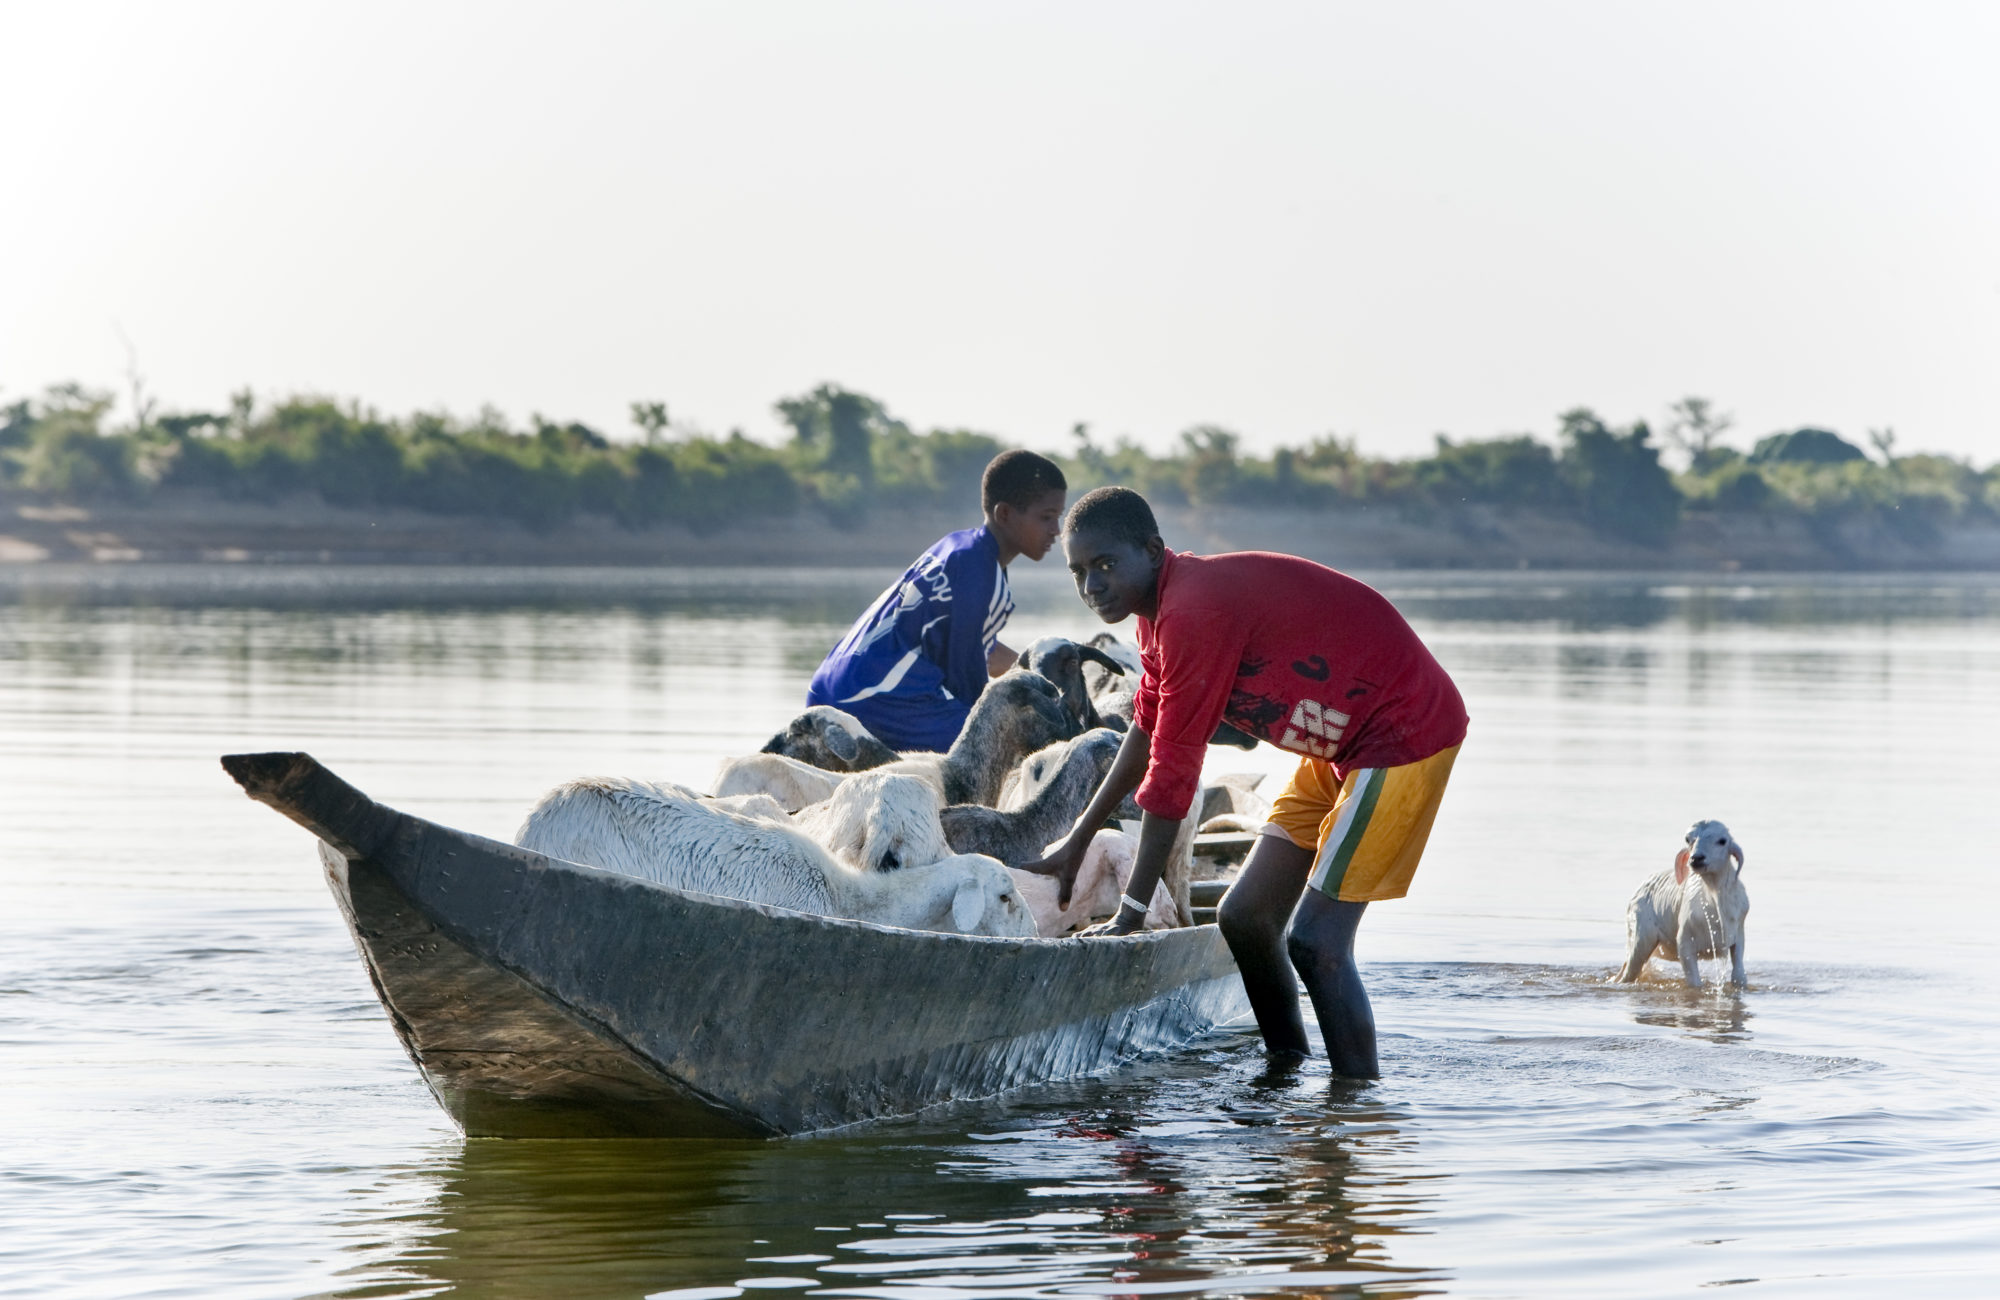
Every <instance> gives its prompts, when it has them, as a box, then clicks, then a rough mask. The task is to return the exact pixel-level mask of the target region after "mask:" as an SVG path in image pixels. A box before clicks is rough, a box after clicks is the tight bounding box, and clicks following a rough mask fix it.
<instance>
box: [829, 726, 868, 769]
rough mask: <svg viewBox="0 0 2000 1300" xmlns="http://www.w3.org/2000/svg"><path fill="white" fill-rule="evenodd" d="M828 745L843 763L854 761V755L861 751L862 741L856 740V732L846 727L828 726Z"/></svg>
mask: <svg viewBox="0 0 2000 1300" xmlns="http://www.w3.org/2000/svg"><path fill="white" fill-rule="evenodd" d="M826 747H827V748H828V749H830V750H832V751H833V755H834V757H835V758H838V759H839V760H840V761H841V762H843V763H852V762H853V761H854V756H855V755H856V754H859V753H860V752H861V742H860V741H858V740H856V739H855V738H854V733H853V732H851V731H849V730H848V729H847V728H846V727H828V728H827V729H826Z"/></svg>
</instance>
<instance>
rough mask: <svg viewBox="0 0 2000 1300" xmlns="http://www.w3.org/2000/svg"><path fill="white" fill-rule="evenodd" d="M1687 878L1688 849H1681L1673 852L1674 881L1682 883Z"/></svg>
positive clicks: (1677, 883)
mask: <svg viewBox="0 0 2000 1300" xmlns="http://www.w3.org/2000/svg"><path fill="white" fill-rule="evenodd" d="M1687 878H1688V851H1687V850H1686V849H1682V850H1681V851H1680V852H1679V853H1676V854H1674V883H1675V884H1676V885H1684V884H1686V883H1687Z"/></svg>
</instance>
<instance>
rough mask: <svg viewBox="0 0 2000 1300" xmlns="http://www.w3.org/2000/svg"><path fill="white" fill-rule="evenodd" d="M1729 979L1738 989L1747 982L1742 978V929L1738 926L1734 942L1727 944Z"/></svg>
mask: <svg viewBox="0 0 2000 1300" xmlns="http://www.w3.org/2000/svg"><path fill="white" fill-rule="evenodd" d="M1729 981H1730V983H1732V984H1734V985H1735V986H1736V987H1737V988H1739V989H1740V988H1743V987H1744V986H1745V985H1747V984H1748V983H1749V981H1748V980H1746V979H1744V978H1743V931H1742V929H1741V928H1740V927H1739V928H1738V929H1737V931H1736V942H1735V943H1732V944H1730V945H1729Z"/></svg>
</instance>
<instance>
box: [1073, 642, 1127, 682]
mask: <svg viewBox="0 0 2000 1300" xmlns="http://www.w3.org/2000/svg"><path fill="white" fill-rule="evenodd" d="M1076 652H1077V653H1078V654H1080V655H1082V656H1083V657H1084V658H1085V659H1088V660H1090V662H1092V663H1094V664H1102V665H1103V666H1104V667H1105V668H1107V669H1109V670H1110V671H1111V672H1113V673H1115V674H1116V675H1118V676H1120V677H1123V676H1124V675H1125V665H1124V664H1121V663H1119V662H1118V661H1117V660H1116V659H1113V658H1112V657H1111V656H1110V655H1108V654H1105V653H1104V652H1103V651H1102V650H1099V649H1098V648H1097V647H1096V646H1094V645H1080V646H1078V647H1077V648H1076Z"/></svg>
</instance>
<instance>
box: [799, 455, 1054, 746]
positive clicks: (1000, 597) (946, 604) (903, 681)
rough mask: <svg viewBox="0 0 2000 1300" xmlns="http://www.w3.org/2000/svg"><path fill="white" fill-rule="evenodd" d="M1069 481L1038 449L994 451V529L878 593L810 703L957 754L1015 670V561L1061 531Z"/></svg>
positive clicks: (948, 547) (978, 531) (942, 551)
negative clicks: (993, 688) (983, 698)
mask: <svg viewBox="0 0 2000 1300" xmlns="http://www.w3.org/2000/svg"><path fill="white" fill-rule="evenodd" d="M1068 490H1069V484H1068V483H1067V482H1066V481H1065V480H1064V479H1063V474H1062V471H1061V470H1060V469H1058V468H1056V466H1055V463H1054V462H1052V461H1050V460H1049V459H1047V458H1046V457H1043V456H1037V455H1035V453H1033V452H1031V451H1009V452H1002V453H1001V454H1000V455H998V456H995V457H994V458H993V461H992V463H991V464H989V465H987V467H986V472H985V474H984V475H982V476H981V478H980V482H979V496H980V504H981V506H982V507H984V509H985V512H986V522H985V523H984V524H982V525H980V526H979V527H978V528H968V529H966V530H964V531H963V532H957V533H951V534H949V535H948V536H946V537H945V538H943V539H942V540H941V541H939V542H938V543H937V545H935V546H933V547H931V548H930V549H929V550H927V551H925V552H924V553H923V554H922V555H919V556H918V557H917V561H916V563H915V564H912V565H911V566H910V567H909V568H908V569H906V570H905V571H904V573H903V576H902V577H901V578H900V579H899V580H897V582H896V583H895V585H893V586H891V587H890V588H889V589H888V590H887V591H885V592H883V593H882V594H881V595H880V596H879V597H877V598H876V600H875V603H874V604H873V605H871V606H869V608H868V612H867V613H865V614H863V615H862V616H861V618H860V619H859V620H858V621H857V622H856V623H855V624H854V626H853V627H851V628H849V629H848V631H847V635H846V636H844V637H842V638H841V641H840V644H839V645H837V646H835V647H834V648H833V651H832V653H830V654H828V655H827V657H826V662H824V663H822V664H821V665H820V666H819V671H818V672H816V673H814V674H813V679H812V687H811V688H810V689H809V690H808V691H807V692H806V703H808V704H831V705H833V706H834V707H835V708H839V709H845V710H846V711H847V712H849V713H851V714H853V715H854V716H855V717H856V718H859V719H860V720H861V722H862V725H864V726H866V727H867V728H868V729H869V730H870V731H872V732H874V733H875V734H876V736H878V737H879V738H880V739H881V740H882V741H883V743H884V744H887V745H888V746H890V747H891V748H893V749H923V750H936V751H939V752H942V751H944V750H947V749H949V748H951V743H952V742H953V741H954V740H957V739H958V733H959V730H960V729H961V728H963V727H964V726H965V718H966V715H967V714H968V713H970V712H971V711H972V702H973V701H974V700H976V699H978V698H979V692H981V691H982V690H984V689H986V682H987V679H988V678H990V677H997V676H999V675H1000V674H1001V673H1004V672H1006V671H1007V670H1008V669H1009V668H1010V667H1012V666H1013V664H1014V652H1013V651H1012V650H1009V649H1008V648H1007V647H1006V646H1004V645H1002V644H1000V629H1001V628H1003V627H1005V626H1006V625H1007V616H1008V615H1010V614H1012V613H1013V612H1014V597H1013V594H1012V593H1011V592H1010V591H1009V590H1008V588H1007V565H1008V564H1009V563H1010V562H1012V561H1013V559H1014V557H1015V556H1017V555H1025V556H1027V557H1028V558H1029V559H1031V560H1039V559H1041V558H1042V557H1043V556H1044V555H1047V554H1048V553H1049V548H1050V547H1051V546H1053V545H1055V541H1056V537H1057V536H1058V534H1059V533H1060V532H1061V528H1062V512H1063V497H1064V494H1065V493H1066V492H1067V491H1068Z"/></svg>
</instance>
